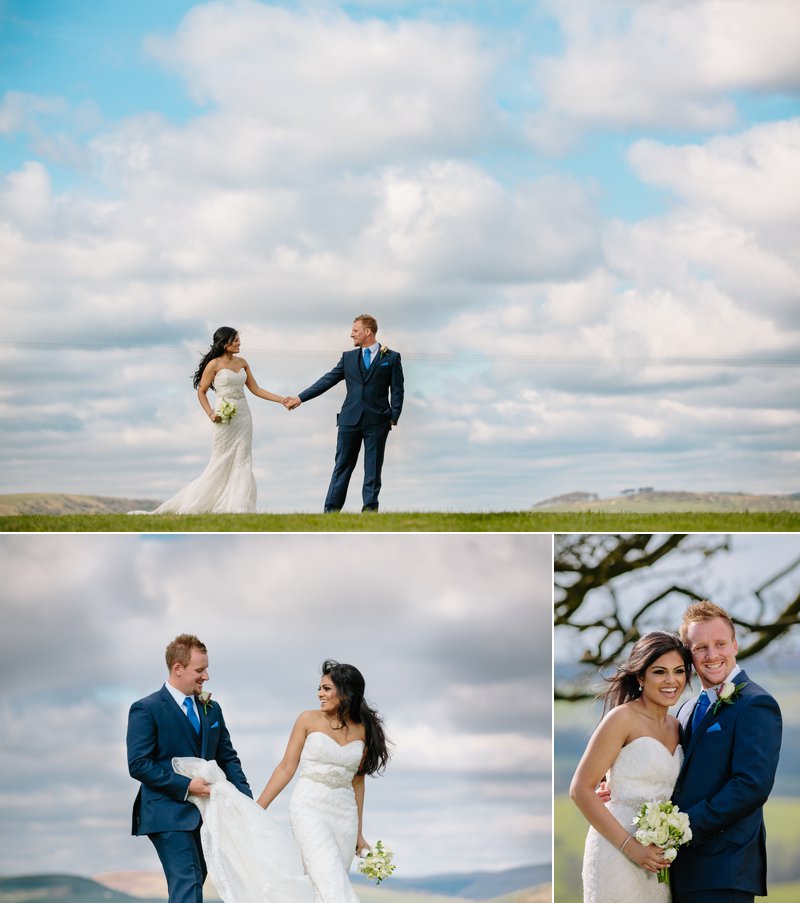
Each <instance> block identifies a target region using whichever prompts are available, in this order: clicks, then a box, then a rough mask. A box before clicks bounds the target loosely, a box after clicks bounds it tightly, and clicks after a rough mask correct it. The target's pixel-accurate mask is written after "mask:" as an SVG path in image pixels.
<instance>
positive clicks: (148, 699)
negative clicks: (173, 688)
mask: <svg viewBox="0 0 800 903" xmlns="http://www.w3.org/2000/svg"><path fill="white" fill-rule="evenodd" d="M163 692H164V688H163V687H159V689H158V690H156V691H155V693H150V695H149V696H143V697H142V698H141V699H137V700H136V702H134V703H133V705H132V706H131V708H133V707H134V706H143V707H144V708H150V707H151V706H153V705H155V704H156V703H157V702H160V700H161V698H162V693H163Z"/></svg>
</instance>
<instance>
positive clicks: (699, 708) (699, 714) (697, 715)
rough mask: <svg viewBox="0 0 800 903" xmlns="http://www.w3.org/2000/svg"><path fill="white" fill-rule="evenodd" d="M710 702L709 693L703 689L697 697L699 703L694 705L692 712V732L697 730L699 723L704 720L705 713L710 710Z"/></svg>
mask: <svg viewBox="0 0 800 903" xmlns="http://www.w3.org/2000/svg"><path fill="white" fill-rule="evenodd" d="M710 703H711V700H710V699H709V698H708V693H707V692H706V691H705V690H703V692H702V693H701V694H700V696H699V697H698V699H697V705H695V707H694V712H692V733H694V732H695V731H696V730H697V725H698V724H700V722H701V721H702V720H703V715H705V713H706V712H707V711H708V706H709V705H710Z"/></svg>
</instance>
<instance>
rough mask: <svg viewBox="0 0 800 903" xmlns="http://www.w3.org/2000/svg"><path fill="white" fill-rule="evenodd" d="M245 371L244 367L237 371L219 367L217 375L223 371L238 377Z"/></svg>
mask: <svg viewBox="0 0 800 903" xmlns="http://www.w3.org/2000/svg"><path fill="white" fill-rule="evenodd" d="M246 369H247V368H246V367H239V369H238V370H231V368H230V367H220V368H219V370H217V373H222V371H223V370H227V371H228V373H233V374H234V375H235V376H238V375H239V374H240V373H241V372H242V370H246Z"/></svg>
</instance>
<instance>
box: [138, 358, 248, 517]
mask: <svg viewBox="0 0 800 903" xmlns="http://www.w3.org/2000/svg"><path fill="white" fill-rule="evenodd" d="M246 380H247V373H246V371H245V370H244V368H242V369H241V370H239V371H238V372H237V373H235V372H234V371H233V370H226V369H223V370H218V371H217V375H216V376H215V377H214V391H215V392H216V395H217V404H216V407H215V409H214V410H215V411H219V407H220V404H221V403H222V401H223V400H227V401H229V402H231V404H232V405H233V406H234V407H235V408H236V414H234V416H233V417H232V418H231V420H230V421H229V422H228V423H212V424H211V427H212V429H213V431H214V432H213V443H212V446H211V461H210V462H209V465H208V467H206V469H205V470H204V471H203V473H202V474H200V476H199V477H198V478H197V479H196V480H193V481H192V482H191V483H189V485H188V486H186V487H184V488H183V489H181V491H180V492H179V493H178V494H177V495H174V496H173V497H172V498H171V499H168V500H167V501H166V502H164V504H163V505H159V506H158V508H156V509H155V511H152V512H149V513H152V514H207V513H211V514H241V513H252V512H254V511H255V510H256V480H255V477H254V476H253V418H252V417H251V416H250V408H249V406H248V404H247V399H246V398H245V395H244V384H245V382H246ZM131 513H132V514H133V513H136V514H138V513H144V512H131Z"/></svg>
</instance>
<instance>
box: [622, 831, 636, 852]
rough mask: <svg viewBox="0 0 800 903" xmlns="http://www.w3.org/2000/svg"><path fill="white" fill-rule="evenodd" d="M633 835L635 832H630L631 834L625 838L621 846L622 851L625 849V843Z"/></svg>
mask: <svg viewBox="0 0 800 903" xmlns="http://www.w3.org/2000/svg"><path fill="white" fill-rule="evenodd" d="M632 837H633V834H629V835H628V836H627V837H626V838H625V840H623V841H622V843H621V844H620V848H619V851H620V853H621V852H622V851H623V850H624V849H625V844H626V843H627V842H628V841H629V840H630V839H631V838H632Z"/></svg>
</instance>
